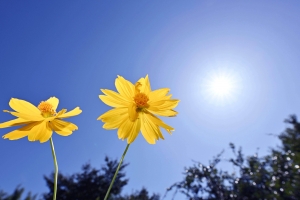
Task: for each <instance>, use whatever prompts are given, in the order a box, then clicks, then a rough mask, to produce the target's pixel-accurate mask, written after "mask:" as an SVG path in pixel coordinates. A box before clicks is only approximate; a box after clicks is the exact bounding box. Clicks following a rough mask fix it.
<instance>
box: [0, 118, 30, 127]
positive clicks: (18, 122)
mask: <svg viewBox="0 0 300 200" xmlns="http://www.w3.org/2000/svg"><path fill="white" fill-rule="evenodd" d="M30 122H31V121H29V120H26V119H22V118H17V119H13V120H10V121H7V122H3V123H1V124H0V128H7V127H10V126H20V125H23V124H28V123H30Z"/></svg>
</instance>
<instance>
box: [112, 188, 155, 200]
mask: <svg viewBox="0 0 300 200" xmlns="http://www.w3.org/2000/svg"><path fill="white" fill-rule="evenodd" d="M114 200H159V195H158V194H153V195H152V196H151V197H150V196H149V194H148V191H147V190H146V189H145V188H142V189H141V190H140V191H136V192H134V193H133V194H131V195H125V196H124V197H120V198H115V199H114Z"/></svg>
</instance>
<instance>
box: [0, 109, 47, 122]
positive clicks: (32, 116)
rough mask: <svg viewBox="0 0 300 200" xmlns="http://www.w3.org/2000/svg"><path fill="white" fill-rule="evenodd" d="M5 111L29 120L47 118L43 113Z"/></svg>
mask: <svg viewBox="0 0 300 200" xmlns="http://www.w3.org/2000/svg"><path fill="white" fill-rule="evenodd" d="M4 112H8V113H10V114H11V115H13V116H16V117H20V118H22V119H25V120H28V121H42V120H44V119H45V118H44V117H43V116H42V115H41V114H39V115H31V114H23V113H18V112H10V111H7V110H4Z"/></svg>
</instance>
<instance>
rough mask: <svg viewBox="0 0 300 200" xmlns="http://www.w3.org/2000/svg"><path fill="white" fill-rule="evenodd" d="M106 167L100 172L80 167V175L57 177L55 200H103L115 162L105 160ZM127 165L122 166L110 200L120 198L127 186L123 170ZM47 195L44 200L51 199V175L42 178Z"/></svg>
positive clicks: (88, 166)
mask: <svg viewBox="0 0 300 200" xmlns="http://www.w3.org/2000/svg"><path fill="white" fill-rule="evenodd" d="M105 162H106V165H105V166H104V167H102V168H101V169H100V170H98V169H95V168H92V167H91V166H90V164H85V165H84V166H83V167H82V171H83V172H82V173H76V174H73V175H71V176H64V175H62V174H59V175H58V183H57V199H59V200H96V199H100V200H101V199H104V196H105V194H106V191H107V189H108V187H109V184H110V182H111V180H112V178H113V176H114V173H115V171H116V169H117V166H118V161H117V160H110V159H109V158H108V157H106V158H105ZM127 165H128V164H122V165H121V167H120V171H119V173H118V175H117V177H116V180H115V182H114V185H113V187H112V189H111V193H110V199H113V198H116V197H120V193H121V191H122V188H123V187H124V186H125V185H126V184H127V182H128V179H124V177H125V173H124V172H123V171H124V168H125V167H126V166H127ZM44 179H45V180H46V182H47V186H48V188H49V189H50V191H49V193H46V194H44V199H45V200H52V198H53V174H51V175H50V176H49V177H46V176H44Z"/></svg>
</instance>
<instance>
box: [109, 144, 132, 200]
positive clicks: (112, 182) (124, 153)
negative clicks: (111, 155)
mask: <svg viewBox="0 0 300 200" xmlns="http://www.w3.org/2000/svg"><path fill="white" fill-rule="evenodd" d="M129 145H130V144H127V146H126V149H125V150H124V152H123V155H122V158H121V160H120V162H119V165H118V168H117V170H116V172H115V175H114V177H113V179H112V181H111V182H110V185H109V188H108V190H107V192H106V195H105V198H104V200H107V199H108V196H109V193H110V190H111V188H112V186H113V184H114V182H115V179H116V177H117V174H118V172H119V169H120V167H121V165H122V162H123V160H124V157H125V155H126V153H127V150H128V148H129Z"/></svg>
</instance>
